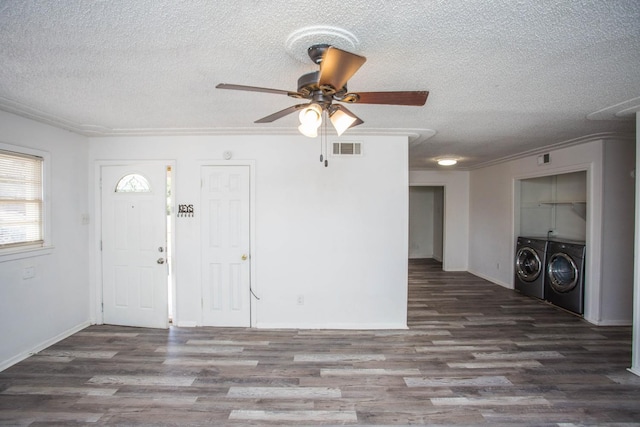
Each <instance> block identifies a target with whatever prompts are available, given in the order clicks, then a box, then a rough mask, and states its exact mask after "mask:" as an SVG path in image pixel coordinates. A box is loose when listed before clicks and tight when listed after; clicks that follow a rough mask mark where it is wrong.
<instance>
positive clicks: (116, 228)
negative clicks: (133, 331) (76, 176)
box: [101, 164, 169, 328]
mask: <svg viewBox="0 0 640 427" xmlns="http://www.w3.org/2000/svg"><path fill="white" fill-rule="evenodd" d="M101 182H102V303H103V321H104V323H107V324H112V325H124V326H141V327H149V328H168V327H169V315H168V292H167V274H168V270H167V263H166V249H167V245H166V241H167V237H166V235H167V230H166V221H167V215H166V168H165V166H164V165H160V164H136V165H127V166H104V167H103V168H102V181H101Z"/></svg>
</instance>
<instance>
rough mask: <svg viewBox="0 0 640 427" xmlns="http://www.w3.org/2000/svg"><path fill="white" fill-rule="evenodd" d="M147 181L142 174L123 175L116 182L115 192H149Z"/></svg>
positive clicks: (149, 187)
mask: <svg viewBox="0 0 640 427" xmlns="http://www.w3.org/2000/svg"><path fill="white" fill-rule="evenodd" d="M150 192H151V186H150V185H149V181H147V178H145V177H144V176H142V175H138V174H137V173H132V174H129V175H125V176H123V177H122V178H121V179H120V181H118V184H116V193H150Z"/></svg>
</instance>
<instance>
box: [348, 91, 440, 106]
mask: <svg viewBox="0 0 640 427" xmlns="http://www.w3.org/2000/svg"><path fill="white" fill-rule="evenodd" d="M350 95H355V96H353V99H351V98H352V97H351V96H350ZM428 96H429V92H428V91H406V92H358V93H355V94H349V93H348V94H346V95H345V102H353V103H357V104H387V105H413V106H416V107H419V106H422V105H424V104H425V103H426V102H427V97H428Z"/></svg>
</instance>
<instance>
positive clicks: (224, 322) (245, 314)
mask: <svg viewBox="0 0 640 427" xmlns="http://www.w3.org/2000/svg"><path fill="white" fill-rule="evenodd" d="M249 177H250V170H249V166H203V167H202V194H201V196H202V199H201V200H202V217H201V227H202V312H203V314H202V321H203V324H204V325H206V326H244V327H247V326H250V325H251V298H250V292H251V289H250V286H251V283H250V271H251V269H250V262H251V261H250V247H249V243H250V237H249V224H250V206H249V200H250V188H249V184H250V180H249Z"/></svg>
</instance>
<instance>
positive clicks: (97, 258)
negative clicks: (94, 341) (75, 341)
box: [89, 159, 176, 325]
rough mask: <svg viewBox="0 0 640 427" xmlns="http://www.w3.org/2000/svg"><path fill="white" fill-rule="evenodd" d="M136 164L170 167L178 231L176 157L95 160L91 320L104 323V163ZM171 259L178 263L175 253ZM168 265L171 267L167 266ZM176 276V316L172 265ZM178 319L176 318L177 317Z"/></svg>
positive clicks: (110, 164)
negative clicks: (167, 158)
mask: <svg viewBox="0 0 640 427" xmlns="http://www.w3.org/2000/svg"><path fill="white" fill-rule="evenodd" d="M137 164H145V165H157V166H162V167H164V168H165V170H166V168H167V167H168V166H170V167H171V177H172V179H171V195H172V199H171V202H172V206H171V215H170V220H171V229H172V230H175V215H174V213H175V206H176V197H175V189H176V185H175V181H176V180H175V177H176V161H175V160H130V159H127V160H96V161H95V162H94V164H93V217H94V218H95V220H94V221H93V228H92V233H91V234H92V238H91V245H92V250H91V254H92V258H93V260H92V261H91V262H90V264H91V265H92V266H93V271H94V276H93V283H94V286H91V287H90V290H89V298H90V301H92V304H91V307H90V316H91V323H92V324H97V325H102V324H103V323H104V316H103V313H102V287H103V283H102V248H101V247H100V246H101V243H102V189H101V180H102V168H103V167H104V166H133V165H137ZM167 243H168V244H170V245H171V247H172V248H175V232H174V233H172V234H171V241H170V242H167ZM172 262H173V263H174V265H172V266H171V267H174V266H175V254H174V257H173V260H172ZM167 268H169V266H167ZM172 271H173V275H172V276H171V280H172V283H171V289H172V293H173V294H174V295H173V297H174V298H173V305H174V307H173V308H174V311H173V313H174V317H175V313H176V312H175V301H176V300H175V293H176V270H175V268H172ZM174 320H175V319H174Z"/></svg>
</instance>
